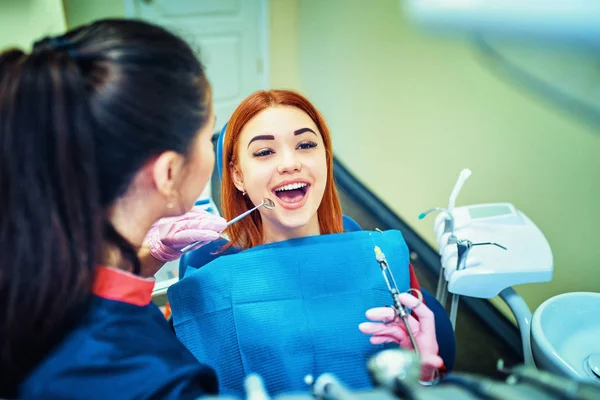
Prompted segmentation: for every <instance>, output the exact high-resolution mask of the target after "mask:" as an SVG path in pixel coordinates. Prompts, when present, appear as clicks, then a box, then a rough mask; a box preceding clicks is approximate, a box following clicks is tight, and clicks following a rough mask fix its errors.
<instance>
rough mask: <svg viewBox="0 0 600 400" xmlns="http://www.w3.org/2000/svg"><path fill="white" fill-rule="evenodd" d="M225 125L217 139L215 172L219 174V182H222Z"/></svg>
mask: <svg viewBox="0 0 600 400" xmlns="http://www.w3.org/2000/svg"><path fill="white" fill-rule="evenodd" d="M226 130H227V124H225V126H224V127H223V129H221V133H220V134H219V139H217V172H219V181H223V142H224V140H225V131H226Z"/></svg>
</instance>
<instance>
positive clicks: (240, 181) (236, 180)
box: [229, 164, 246, 193]
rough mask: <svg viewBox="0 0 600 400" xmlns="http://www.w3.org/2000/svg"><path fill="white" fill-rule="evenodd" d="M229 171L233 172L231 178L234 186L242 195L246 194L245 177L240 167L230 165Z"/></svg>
mask: <svg viewBox="0 0 600 400" xmlns="http://www.w3.org/2000/svg"><path fill="white" fill-rule="evenodd" d="M229 170H230V171H231V178H232V179H233V184H234V185H235V187H236V188H237V190H239V191H240V192H242V193H245V192H246V189H245V187H244V177H243V175H242V173H241V172H240V170H239V169H238V167H236V166H235V165H233V164H229Z"/></svg>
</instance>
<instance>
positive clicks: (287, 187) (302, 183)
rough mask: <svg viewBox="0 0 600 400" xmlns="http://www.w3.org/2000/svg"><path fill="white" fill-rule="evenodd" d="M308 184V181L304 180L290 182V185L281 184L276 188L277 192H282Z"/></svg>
mask: <svg viewBox="0 0 600 400" xmlns="http://www.w3.org/2000/svg"><path fill="white" fill-rule="evenodd" d="M305 186H306V183H304V182H297V183H290V184H289V185H285V186H281V187H280V188H277V189H275V190H276V191H277V192H280V191H282V190H294V189H300V188H303V187H305Z"/></svg>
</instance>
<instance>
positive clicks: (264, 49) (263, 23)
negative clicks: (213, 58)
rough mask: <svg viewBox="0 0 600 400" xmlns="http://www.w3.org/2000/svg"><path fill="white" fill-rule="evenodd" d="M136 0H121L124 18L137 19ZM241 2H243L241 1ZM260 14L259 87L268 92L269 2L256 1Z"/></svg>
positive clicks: (269, 77) (269, 53) (269, 70)
mask: <svg viewBox="0 0 600 400" xmlns="http://www.w3.org/2000/svg"><path fill="white" fill-rule="evenodd" d="M135 1H136V0H123V6H124V9H125V18H139V16H138V15H137V13H136V9H135ZM242 1H243V0H242ZM258 4H259V8H260V14H259V17H258V18H259V21H258V26H259V28H262V29H259V33H258V53H259V56H260V58H261V59H262V61H263V65H262V71H263V73H262V75H261V79H260V82H259V85H260V86H259V87H260V88H261V89H262V90H268V89H269V88H270V86H271V57H270V55H271V40H270V38H271V24H270V23H269V21H270V17H271V10H270V7H269V4H270V0H258Z"/></svg>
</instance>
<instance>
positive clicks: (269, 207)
mask: <svg viewBox="0 0 600 400" xmlns="http://www.w3.org/2000/svg"><path fill="white" fill-rule="evenodd" d="M259 207H265V208H266V209H267V210H272V209H274V208H275V202H274V201H273V200H271V199H268V198H266V197H265V198H264V199H263V201H262V203H260V204H259V205H257V206H256V207H254V208H251V209H249V210H248V211H246V212H244V213H242V214H240V215H238V216H237V217H235V218H234V219H232V220H231V221H228V222H227V225H225V226H226V227H227V226H229V225H232V224H234V223H236V222H238V221H239V220H240V219H242V218H244V217H245V216H247V215H250V213H252V211H254V210H257V209H258V208H259ZM199 244H200V242H195V243H192V244H190V245H188V246H185V247H184V248H183V249H181V252H182V253H187V252H188V251H190V250H193V249H194V247H196V246H198V245H199Z"/></svg>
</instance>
